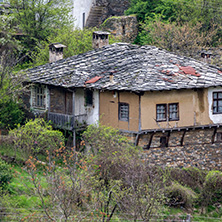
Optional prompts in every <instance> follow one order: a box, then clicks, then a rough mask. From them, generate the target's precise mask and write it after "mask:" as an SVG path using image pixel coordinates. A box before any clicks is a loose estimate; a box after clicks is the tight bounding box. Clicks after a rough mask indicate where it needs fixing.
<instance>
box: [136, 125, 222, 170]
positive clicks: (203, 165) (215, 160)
mask: <svg viewBox="0 0 222 222" xmlns="http://www.w3.org/2000/svg"><path fill="white" fill-rule="evenodd" d="M221 133H222V128H211V129H209V128H208V129H207V128H206V129H195V130H192V129H191V130H186V131H184V130H182V131H173V132H170V133H162V132H156V133H147V134H144V135H141V136H140V138H139V144H138V145H139V146H141V147H143V148H144V152H143V154H142V156H143V158H145V159H147V160H148V161H149V163H150V164H151V165H155V166H171V167H191V166H192V167H198V168H200V169H207V170H222V140H221V139H219V140H218V138H221V137H220V135H219V136H218V134H221ZM161 137H166V138H167V142H168V144H167V145H168V146H167V147H161V146H162V144H161V139H160V138H161ZM148 145H150V147H148Z"/></svg>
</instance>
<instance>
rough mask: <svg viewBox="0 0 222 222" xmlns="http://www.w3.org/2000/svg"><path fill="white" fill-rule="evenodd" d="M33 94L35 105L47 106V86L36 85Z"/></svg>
mask: <svg viewBox="0 0 222 222" xmlns="http://www.w3.org/2000/svg"><path fill="white" fill-rule="evenodd" d="M33 96H34V101H33V106H35V107H39V108H44V107H45V88H44V87H41V86H35V87H34V92H33Z"/></svg>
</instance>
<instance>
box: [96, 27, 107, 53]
mask: <svg viewBox="0 0 222 222" xmlns="http://www.w3.org/2000/svg"><path fill="white" fill-rule="evenodd" d="M109 35H110V33H109V32H103V31H96V32H93V48H94V49H98V48H101V47H103V46H106V45H109Z"/></svg>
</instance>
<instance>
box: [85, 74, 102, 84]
mask: <svg viewBox="0 0 222 222" xmlns="http://www.w3.org/2000/svg"><path fill="white" fill-rule="evenodd" d="M101 78H102V76H95V77H93V78H92V79H90V80H88V81H86V82H85V83H86V84H87V83H95V82H97V81H98V80H99V79H101Z"/></svg>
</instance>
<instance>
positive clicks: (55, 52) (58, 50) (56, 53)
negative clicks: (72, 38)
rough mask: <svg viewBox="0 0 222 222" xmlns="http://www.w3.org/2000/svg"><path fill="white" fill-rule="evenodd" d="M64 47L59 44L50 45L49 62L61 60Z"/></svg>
mask: <svg viewBox="0 0 222 222" xmlns="http://www.w3.org/2000/svg"><path fill="white" fill-rule="evenodd" d="M65 47H66V46H65V45H62V44H60V43H52V44H50V45H49V62H55V61H57V60H60V59H63V48H65Z"/></svg>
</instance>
